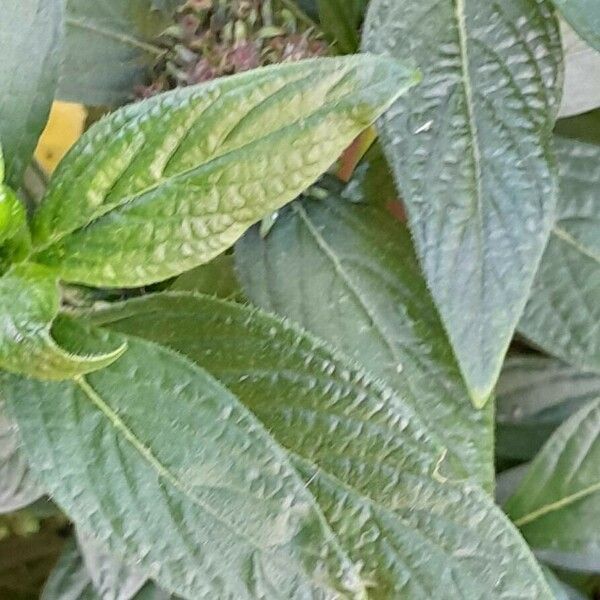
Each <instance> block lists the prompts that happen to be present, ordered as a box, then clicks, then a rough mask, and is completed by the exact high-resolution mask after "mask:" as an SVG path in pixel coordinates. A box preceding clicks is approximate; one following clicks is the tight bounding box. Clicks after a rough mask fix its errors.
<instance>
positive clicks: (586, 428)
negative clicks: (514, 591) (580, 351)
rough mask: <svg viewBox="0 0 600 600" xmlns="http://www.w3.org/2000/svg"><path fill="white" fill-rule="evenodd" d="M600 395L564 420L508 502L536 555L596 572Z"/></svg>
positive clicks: (508, 509) (599, 508)
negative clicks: (599, 397)
mask: <svg viewBox="0 0 600 600" xmlns="http://www.w3.org/2000/svg"><path fill="white" fill-rule="evenodd" d="M599 465H600V399H598V400H596V401H594V402H591V403H589V404H588V405H586V406H584V407H583V408H582V409H581V410H579V411H578V412H577V413H576V414H574V415H573V416H572V417H571V418H570V419H569V420H568V421H566V422H565V423H564V424H563V425H562V426H561V427H560V428H559V429H557V431H556V432H555V433H554V434H553V435H552V437H551V438H550V439H549V440H548V442H547V443H546V445H545V446H544V448H543V449H542V451H541V452H540V454H538V456H537V457H536V458H535V460H534V461H533V462H532V464H531V467H530V468H529V470H528V472H527V474H526V476H525V477H524V479H523V481H522V482H521V485H520V486H519V488H518V489H517V491H516V492H515V494H514V495H513V496H512V498H510V500H509V501H508V502H507V503H506V505H505V509H506V512H507V514H508V515H509V516H510V517H511V518H512V519H513V521H514V522H515V524H517V525H518V526H519V527H520V528H521V531H522V532H523V535H524V536H525V538H526V539H527V541H528V542H529V544H530V545H531V547H532V548H533V549H534V550H535V551H536V553H537V554H538V556H540V557H541V558H543V559H544V560H545V561H547V562H551V563H554V564H557V565H561V566H564V567H566V568H576V569H585V570H592V571H597V570H598V569H599V568H600V535H599V533H598V528H597V527H595V526H594V525H593V524H595V523H598V521H599V519H600V466H599Z"/></svg>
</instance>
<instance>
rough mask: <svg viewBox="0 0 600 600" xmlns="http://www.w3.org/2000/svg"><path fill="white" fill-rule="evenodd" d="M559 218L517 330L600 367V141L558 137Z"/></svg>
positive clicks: (584, 364) (568, 357) (570, 358)
mask: <svg viewBox="0 0 600 600" xmlns="http://www.w3.org/2000/svg"><path fill="white" fill-rule="evenodd" d="M555 146H556V150H557V155H558V163H559V169H560V176H561V198H560V202H559V207H558V218H557V222H556V224H555V225H554V228H553V230H552V235H551V237H550V241H549V243H548V247H547V249H546V251H545V253H544V257H543V259H542V262H541V265H540V268H539V271H538V273H537V275H536V279H535V283H534V286H533V288H532V290H531V297H530V298H529V301H528V303H527V307H526V309H525V312H524V314H523V317H522V318H521V321H520V323H519V331H520V332H521V333H522V334H523V335H524V336H525V337H527V338H528V339H530V340H531V341H532V342H534V343H535V344H536V345H537V346H540V347H541V348H543V349H544V350H545V351H547V352H548V353H549V354H552V355H554V356H557V357H558V358H561V359H563V360H564V361H566V362H568V363H570V364H573V365H575V366H577V367H579V368H580V369H582V370H592V371H596V372H600V335H598V325H599V323H600V235H599V232H600V187H599V185H598V182H600V145H594V144H589V143H586V142H580V141H577V140H572V139H566V138H560V137H557V138H556V139H555Z"/></svg>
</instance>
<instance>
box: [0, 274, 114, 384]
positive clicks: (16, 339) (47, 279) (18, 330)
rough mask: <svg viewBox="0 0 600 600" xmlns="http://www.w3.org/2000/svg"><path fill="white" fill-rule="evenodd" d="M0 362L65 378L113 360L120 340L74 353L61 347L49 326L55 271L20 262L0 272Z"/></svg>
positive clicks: (55, 301) (54, 309) (54, 308)
mask: <svg viewBox="0 0 600 600" xmlns="http://www.w3.org/2000/svg"><path fill="white" fill-rule="evenodd" d="M0 306H1V307H2V312H1V313H0V315H1V320H0V367H1V368H3V369H6V370H7V371H11V372H13V373H20V374H23V375H27V376H29V377H37V378H40V379H47V380H61V379H69V378H71V377H75V376H77V375H81V374H83V373H89V372H90V371H95V370H97V369H102V368H104V367H106V366H107V365H109V364H111V363H112V362H114V361H115V360H117V359H118V358H119V357H120V356H121V355H122V354H123V352H125V346H121V347H119V348H117V349H116V350H114V349H113V350H112V351H110V352H107V353H104V354H92V353H90V354H87V355H86V354H77V353H72V352H69V351H67V350H64V349H63V348H61V347H60V346H59V345H58V344H57V343H56V341H55V340H54V338H53V337H52V333H51V328H52V324H53V322H54V319H55V318H56V316H57V314H58V311H59V290H58V279H57V277H56V274H55V273H54V272H53V271H51V270H49V269H48V268H46V267H44V266H41V265H36V264H31V263H21V264H17V265H14V266H13V267H11V269H10V270H9V271H8V272H7V273H6V274H5V275H4V276H3V277H2V278H0Z"/></svg>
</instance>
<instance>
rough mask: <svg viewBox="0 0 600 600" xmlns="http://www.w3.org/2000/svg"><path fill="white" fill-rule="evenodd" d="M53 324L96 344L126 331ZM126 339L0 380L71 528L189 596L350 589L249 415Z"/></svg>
mask: <svg viewBox="0 0 600 600" xmlns="http://www.w3.org/2000/svg"><path fill="white" fill-rule="evenodd" d="M57 325H58V327H59V328H60V330H61V335H62V336H63V337H64V338H70V337H72V336H73V337H75V339H79V340H85V341H86V343H87V344H88V345H89V346H91V347H94V348H96V347H106V348H110V347H113V346H114V345H115V344H117V343H120V342H123V341H124V339H123V338H122V336H117V335H115V334H113V335H110V336H107V335H106V334H100V333H99V332H94V331H92V330H87V329H85V330H84V329H83V328H82V327H80V326H76V325H75V324H74V323H73V322H71V321H66V320H64V319H63V320H61V321H60V323H58V324H57ZM127 343H128V350H127V352H126V353H125V354H124V355H123V356H122V357H121V359H120V360H118V361H117V362H115V363H113V364H112V365H111V366H110V367H108V368H107V369H104V370H102V371H98V372H96V373H92V374H90V375H88V376H86V378H85V379H84V378H83V377H81V378H78V379H77V380H76V381H69V382H61V383H44V382H40V381H36V380H32V379H25V378H20V377H16V376H10V375H8V374H4V375H3V377H2V389H3V393H4V394H5V395H6V396H7V399H8V402H9V403H10V405H11V408H12V410H13V412H14V414H15V416H16V418H17V421H18V424H19V428H20V430H21V432H22V437H23V442H24V447H25V449H26V452H27V455H28V458H29V461H30V465H31V466H32V469H33V470H34V471H35V473H36V475H37V476H38V477H39V479H40V480H41V481H42V482H43V483H44V485H45V487H46V488H47V489H48V490H49V492H50V494H51V495H52V498H53V499H54V500H55V501H56V502H57V504H58V505H59V506H61V508H63V510H64V511H65V512H66V513H67V514H68V515H69V517H70V518H72V519H73V521H74V522H75V523H76V525H77V526H78V527H79V528H80V529H81V530H82V531H83V532H85V533H86V534H87V535H90V536H92V537H94V538H95V539H98V540H101V541H102V544H103V546H104V547H106V550H107V551H109V552H111V553H114V554H115V556H116V557H120V558H124V557H126V558H127V559H128V560H129V561H131V562H132V563H135V564H136V565H137V566H138V567H139V569H140V570H143V571H144V572H146V573H148V575H149V576H150V577H152V578H154V579H156V581H157V582H158V583H159V584H160V585H161V587H164V588H165V589H167V590H169V591H171V592H174V593H178V594H180V595H182V596H184V597H186V598H191V599H193V600H197V599H200V598H226V597H231V598H236V600H238V599H239V600H243V599H248V600H250V599H254V598H256V597H257V596H258V597H260V596H264V595H268V597H272V596H271V594H270V592H268V591H267V590H270V589H277V590H278V593H279V594H280V596H281V597H284V598H292V597H295V595H296V594H297V597H298V598H301V597H308V596H309V594H314V597H324V598H325V597H329V596H334V592H335V591H337V592H338V593H339V594H340V595H341V594H344V593H346V594H348V596H349V597H357V598H358V597H361V590H362V589H363V585H364V584H363V582H362V581H361V580H360V579H359V578H358V571H357V566H356V565H355V564H352V563H351V562H350V561H349V560H348V558H347V556H346V554H345V551H344V550H343V549H342V548H341V546H340V544H339V541H338V539H337V538H336V537H335V536H334V535H333V533H332V531H331V529H330V528H329V526H328V525H327V524H326V522H325V520H324V518H323V515H322V512H321V509H320V507H318V506H317V504H316V503H315V500H314V498H313V497H312V495H311V494H310V492H309V491H308V490H307V488H306V486H305V485H304V483H303V482H302V481H301V479H300V478H299V476H298V475H297V473H296V472H295V471H294V469H292V467H291V465H290V463H289V461H288V459H287V457H286V455H285V454H284V453H283V451H282V450H281V449H280V448H279V446H278V445H277V444H276V443H275V442H273V440H272V439H271V438H270V437H269V435H268V434H267V432H266V430H265V429H263V427H262V426H261V425H260V423H258V421H257V420H256V419H255V418H254V417H253V416H252V415H251V414H250V413H249V412H248V411H247V410H246V409H245V408H244V407H243V406H242V405H241V404H240V403H239V402H238V400H237V399H236V398H235V397H234V396H233V395H232V394H231V393H230V392H229V391H228V390H227V389H226V388H224V387H223V386H222V385H220V384H219V383H218V382H216V381H215V380H214V379H212V377H210V376H209V375H208V373H206V372H205V371H203V370H202V369H200V368H199V367H197V366H195V365H194V364H193V363H191V362H189V361H188V360H186V359H184V358H183V357H180V356H179V355H177V354H175V353H173V352H171V351H168V350H166V349H164V348H161V347H159V346H156V345H154V344H151V343H149V342H145V341H141V340H135V339H133V338H130V339H128V340H127Z"/></svg>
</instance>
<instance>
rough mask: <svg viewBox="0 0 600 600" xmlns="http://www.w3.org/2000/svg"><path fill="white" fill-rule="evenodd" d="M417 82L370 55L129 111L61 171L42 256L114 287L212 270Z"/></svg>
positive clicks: (310, 64) (41, 218)
mask: <svg viewBox="0 0 600 600" xmlns="http://www.w3.org/2000/svg"><path fill="white" fill-rule="evenodd" d="M415 82H416V76H415V74H414V73H413V72H411V71H408V70H407V69H405V68H404V67H402V66H400V65H399V64H398V63H397V62H396V61H394V60H391V59H384V58H380V57H372V56H365V55H358V56H353V57H348V58H337V59H333V58H332V59H317V60H307V61H301V62H297V63H293V64H285V65H276V66H273V67H265V68H263V69H260V70H255V71H252V72H249V73H243V74H241V75H237V76H232V77H227V78H223V79H218V80H214V81H212V82H209V83H207V84H201V85H198V86H192V87H189V88H185V89H180V90H175V91H173V92H168V93H165V94H162V95H159V96H156V97H154V98H151V99H149V100H147V101H144V102H140V103H138V104H134V105H132V106H128V107H126V108H124V109H121V110H119V111H117V112H115V113H113V114H112V115H110V116H109V117H108V118H106V119H103V120H102V121H100V122H99V123H97V124H96V125H95V126H94V127H92V128H91V129H90V130H89V131H88V132H87V133H86V134H85V135H84V136H83V137H82V138H81V139H80V141H79V142H78V143H77V144H76V146H75V147H74V149H73V150H72V151H71V152H70V154H69V155H68V156H67V157H66V159H65V160H64V161H63V162H62V164H61V165H60V166H59V168H58V170H57V171H56V173H55V176H54V178H53V180H52V181H51V183H50V186H49V189H48V192H47V194H46V197H45V199H44V201H43V202H42V205H41V207H40V209H39V211H38V213H37V214H36V216H35V218H34V221H33V234H34V243H35V244H36V245H37V247H38V250H39V252H38V254H37V257H36V260H37V261H39V262H42V263H45V264H49V265H53V266H55V267H56V268H57V269H58V271H59V273H60V275H61V276H62V277H63V279H65V280H66V281H70V282H77V283H85V284H90V285H95V286H106V287H120V286H137V285H144V284H148V283H151V282H155V281H159V280H162V279H166V278H168V277H171V276H173V275H177V274H179V273H182V272H184V271H187V270H189V269H191V268H193V267H196V266H198V265H199V264H202V263H205V262H208V261H209V260H210V259H212V258H214V257H215V256H217V255H218V254H220V253H221V252H223V251H224V250H225V249H226V248H228V247H229V246H231V245H232V244H233V243H234V242H235V241H236V240H237V239H238V238H239V237H240V236H241V235H242V234H243V233H244V231H245V230H246V229H247V228H248V227H249V226H250V225H252V224H253V223H255V222H257V221H259V220H260V219H261V218H263V217H264V216H265V215H267V214H269V213H270V212H272V211H273V210H275V209H277V208H280V207H281V206H283V205H284V204H286V203H287V202H289V201H290V200H292V199H293V198H294V197H296V196H297V195H298V194H299V193H300V192H301V191H302V190H303V189H305V188H306V187H307V186H308V185H310V184H311V183H312V182H313V181H314V180H315V179H316V178H317V177H318V176H319V175H320V174H321V173H322V172H323V171H325V170H326V169H327V168H328V167H329V166H330V165H331V163H332V161H334V160H335V159H336V158H337V156H338V155H339V154H340V153H341V152H342V150H343V149H344V147H345V146H347V145H348V144H349V143H350V142H351V141H352V139H354V137H355V136H356V135H358V133H360V132H361V131H362V130H363V129H364V128H365V127H367V126H368V125H369V124H371V123H372V122H373V121H374V120H375V118H377V117H378V116H379V115H380V114H381V113H382V112H383V111H384V110H385V109H386V108H388V106H389V105H390V104H391V102H392V101H393V100H395V99H396V98H397V97H398V95H400V94H401V93H402V92H404V91H406V89H407V88H408V87H410V86H411V85H413V84H414V83H415ZM74 178H75V179H76V180H77V185H76V186H74V185H73V180H74Z"/></svg>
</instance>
